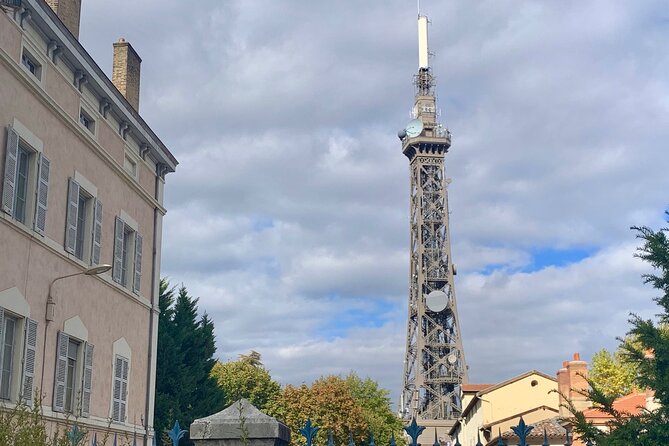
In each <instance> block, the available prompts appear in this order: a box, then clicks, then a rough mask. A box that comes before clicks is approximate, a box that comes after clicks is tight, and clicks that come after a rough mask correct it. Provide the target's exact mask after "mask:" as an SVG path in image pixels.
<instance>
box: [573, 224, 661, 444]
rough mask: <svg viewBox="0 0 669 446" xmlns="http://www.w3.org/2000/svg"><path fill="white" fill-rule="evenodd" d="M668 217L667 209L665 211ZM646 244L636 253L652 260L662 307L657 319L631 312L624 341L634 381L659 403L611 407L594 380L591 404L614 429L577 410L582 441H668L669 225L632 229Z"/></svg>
mask: <svg viewBox="0 0 669 446" xmlns="http://www.w3.org/2000/svg"><path fill="white" fill-rule="evenodd" d="M667 216H668V217H669V213H668V214H667ZM632 229H633V230H635V231H636V232H637V237H638V238H639V239H641V240H643V245H642V246H641V247H639V248H638V249H637V253H636V256H637V257H639V258H640V259H642V260H644V261H645V262H648V263H649V264H650V265H651V266H652V267H653V268H654V273H652V274H645V275H644V276H643V279H644V282H645V283H649V284H651V285H652V286H653V287H654V288H655V289H656V290H657V291H658V292H659V296H657V297H656V298H655V299H654V300H655V302H656V303H657V304H658V305H659V307H660V309H661V312H660V313H659V314H658V315H657V319H656V320H651V319H643V318H641V317H639V316H637V315H635V314H632V315H631V317H630V324H631V326H632V327H631V329H630V331H629V332H628V334H627V335H628V337H629V338H631V339H634V340H635V342H624V340H621V342H622V344H621V348H622V349H623V354H624V355H625V360H626V361H629V362H630V363H632V364H635V365H636V368H637V375H636V378H635V383H636V385H637V386H638V387H639V388H641V389H651V390H654V391H655V402H654V404H653V407H651V408H650V409H649V410H644V411H642V412H641V413H640V414H639V415H634V416H629V415H628V414H624V413H620V412H618V411H616V410H615V409H614V408H613V400H614V397H612V396H608V395H607V394H606V392H604V391H603V390H602V389H601V388H599V387H598V386H597V385H596V384H594V383H592V382H591V383H590V384H591V387H592V388H591V390H590V392H589V395H588V396H589V398H590V400H591V401H592V402H593V404H594V405H595V406H597V407H600V408H601V409H602V410H603V411H604V412H606V413H608V414H610V415H612V416H613V421H612V423H611V426H610V427H611V431H610V432H604V431H601V430H599V429H596V428H595V427H594V426H592V425H591V424H589V423H588V422H587V420H586V419H585V417H584V416H583V414H582V413H581V412H578V411H575V410H572V412H574V413H575V419H574V423H575V430H576V431H577V432H578V433H579V435H580V436H581V438H582V439H583V440H586V441H587V440H591V441H594V442H595V443H596V444H597V446H629V445H635V446H658V445H669V331H667V330H666V328H665V326H666V324H668V323H669V239H668V238H667V234H668V233H669V228H662V229H660V230H658V231H653V230H652V229H649V228H647V227H634V228H632Z"/></svg>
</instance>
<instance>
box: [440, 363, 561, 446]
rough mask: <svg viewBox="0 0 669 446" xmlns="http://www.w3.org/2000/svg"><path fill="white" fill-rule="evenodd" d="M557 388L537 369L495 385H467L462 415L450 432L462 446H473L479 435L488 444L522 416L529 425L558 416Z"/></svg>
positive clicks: (550, 379)
mask: <svg viewBox="0 0 669 446" xmlns="http://www.w3.org/2000/svg"><path fill="white" fill-rule="evenodd" d="M557 387H558V386H557V380H556V379H555V378H553V377H551V376H549V375H546V374H544V373H541V372H538V371H536V370H532V371H529V372H526V373H523V374H522V375H518V376H516V377H514V378H511V379H509V380H507V381H504V382H501V383H499V384H495V385H489V384H464V385H463V386H462V407H463V411H462V416H461V417H460V419H459V420H458V421H457V422H456V423H455V425H454V426H453V428H451V431H450V432H449V435H450V436H451V438H456V436H457V438H458V440H459V441H460V444H462V446H474V445H476V443H477V442H478V440H479V438H480V440H481V443H482V444H484V445H486V444H488V443H492V442H494V441H495V439H496V438H497V436H498V435H499V433H503V432H506V431H508V430H510V429H511V427H512V426H516V425H517V424H518V420H519V418H520V417H521V416H522V417H523V419H524V420H525V422H526V423H527V424H533V423H535V422H538V421H541V420H546V419H549V418H552V417H555V416H557V415H558V407H559V397H558V394H557V392H556V391H557Z"/></svg>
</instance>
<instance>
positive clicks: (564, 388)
mask: <svg viewBox="0 0 669 446" xmlns="http://www.w3.org/2000/svg"><path fill="white" fill-rule="evenodd" d="M568 364H569V361H564V362H563V363H562V368H561V369H560V370H558V372H557V385H558V394H559V398H560V416H561V417H568V416H569V411H568V410H567V408H566V407H563V406H564V405H565V404H567V401H566V398H569V374H568V373H567V365H568Z"/></svg>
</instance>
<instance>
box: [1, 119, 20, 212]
mask: <svg viewBox="0 0 669 446" xmlns="http://www.w3.org/2000/svg"><path fill="white" fill-rule="evenodd" d="M18 156H19V134H18V133H16V130H14V129H13V128H11V127H10V128H8V129H7V154H6V155H5V180H4V183H3V186H2V210H3V211H5V212H6V213H7V214H9V215H13V214H14V188H15V186H16V168H17V158H18Z"/></svg>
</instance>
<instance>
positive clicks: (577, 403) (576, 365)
mask: <svg viewBox="0 0 669 446" xmlns="http://www.w3.org/2000/svg"><path fill="white" fill-rule="evenodd" d="M587 377H588V363H587V362H585V361H581V355H580V354H578V353H574V359H572V360H571V361H565V362H563V363H562V368H561V369H560V370H558V372H557V380H558V390H559V391H560V405H563V404H566V403H567V401H565V399H564V398H565V397H566V398H568V399H569V400H570V401H571V403H572V404H573V405H574V407H575V408H576V409H577V410H584V409H587V408H588V407H590V400H589V399H588V397H587V396H586V395H583V394H582V393H586V392H587V391H588V389H589V388H590V385H589V384H588V381H587ZM560 416H570V413H569V411H568V410H567V409H565V408H562V407H561V408H560Z"/></svg>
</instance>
